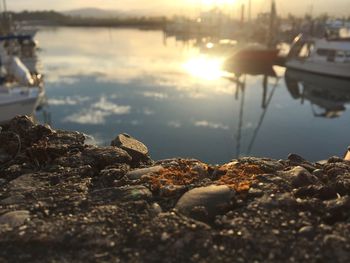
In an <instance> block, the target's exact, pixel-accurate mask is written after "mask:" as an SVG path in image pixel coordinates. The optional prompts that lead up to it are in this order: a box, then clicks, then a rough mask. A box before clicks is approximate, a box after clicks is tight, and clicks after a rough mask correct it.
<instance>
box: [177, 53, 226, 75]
mask: <svg viewBox="0 0 350 263" xmlns="http://www.w3.org/2000/svg"><path fill="white" fill-rule="evenodd" d="M223 63H224V58H219V57H210V56H206V55H197V56H195V57H192V58H190V59H189V60H188V61H187V62H186V63H185V64H184V68H185V69H186V71H187V72H188V73H189V74H190V75H191V76H193V77H196V78H201V79H203V80H218V79H220V78H221V77H222V76H223V75H224V72H223V69H222V67H223Z"/></svg>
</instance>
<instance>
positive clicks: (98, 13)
mask: <svg viewBox="0 0 350 263" xmlns="http://www.w3.org/2000/svg"><path fill="white" fill-rule="evenodd" d="M62 13H63V14H65V15H69V16H73V17H81V18H115V17H123V16H127V15H126V14H124V13H123V12H121V11H118V10H104V9H99V8H81V9H74V10H70V11H65V12H62Z"/></svg>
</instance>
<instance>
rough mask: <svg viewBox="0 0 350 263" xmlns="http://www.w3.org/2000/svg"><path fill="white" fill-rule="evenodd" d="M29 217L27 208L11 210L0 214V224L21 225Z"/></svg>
mask: <svg viewBox="0 0 350 263" xmlns="http://www.w3.org/2000/svg"><path fill="white" fill-rule="evenodd" d="M29 218H30V213H29V211H27V210H18V211H12V212H8V213H6V214H4V215H2V216H0V225H9V226H10V227H18V226H21V225H23V224H24V223H25V222H26V220H28V219H29Z"/></svg>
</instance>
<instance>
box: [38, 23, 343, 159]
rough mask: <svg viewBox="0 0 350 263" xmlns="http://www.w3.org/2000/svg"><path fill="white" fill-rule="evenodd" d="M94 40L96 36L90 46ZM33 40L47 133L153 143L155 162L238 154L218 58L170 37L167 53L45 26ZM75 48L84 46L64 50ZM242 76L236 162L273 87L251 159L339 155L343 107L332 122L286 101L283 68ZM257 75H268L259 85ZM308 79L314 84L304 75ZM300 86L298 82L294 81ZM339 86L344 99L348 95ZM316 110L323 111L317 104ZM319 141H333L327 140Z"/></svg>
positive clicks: (132, 37) (135, 35)
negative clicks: (129, 138)
mask: <svg viewBox="0 0 350 263" xmlns="http://www.w3.org/2000/svg"><path fill="white" fill-rule="evenodd" d="M92 35H94V36H96V37H95V38H94V40H93V41H92V40H91V36H92ZM37 38H38V40H39V42H40V43H42V52H41V53H40V55H41V59H42V62H43V64H44V67H45V69H44V72H45V75H46V78H45V81H46V93H47V97H48V104H49V108H48V111H49V112H50V116H51V118H49V119H51V123H50V124H51V125H52V126H53V127H56V128H60V129H69V130H80V131H83V132H84V133H86V134H88V135H91V136H93V137H94V138H95V141H96V142H97V143H98V144H100V145H106V144H109V141H108V140H105V139H104V138H111V137H113V135H114V134H115V133H118V132H127V133H129V134H132V135H133V136H135V137H137V138H140V139H142V141H144V142H145V143H147V144H148V145H151V146H152V147H150V148H151V149H152V150H151V154H152V156H155V158H157V159H158V158H167V157H170V156H187V157H193V158H199V159H202V160H205V161H208V162H213V163H216V162H221V161H222V160H227V161H228V160H230V159H231V158H232V157H233V156H236V148H237V144H238V140H237V137H238V134H239V133H238V130H239V112H240V107H241V101H240V99H241V91H240V90H241V88H237V80H236V77H235V76H234V75H233V76H232V75H228V76H227V75H226V73H225V72H224V71H223V70H222V69H221V66H222V65H223V63H224V62H225V57H221V56H220V55H218V54H217V53H210V52H209V53H208V52H206V49H205V50H203V48H200V47H198V46H197V44H196V43H195V42H192V43H185V42H183V43H181V42H178V41H176V40H175V38H169V39H168V41H167V45H166V46H165V45H164V43H163V41H162V40H163V34H162V32H159V31H148V32H147V31H139V30H132V29H122V30H120V29H77V28H51V29H50V28H47V29H44V30H42V31H40V32H39V33H38V35H37ZM52 38H57V39H66V40H67V41H65V42H64V43H60V44H59V45H58V44H57V43H51V42H50V41H48V40H49V39H52ZM78 41H79V42H80V43H83V44H84V49H81V48H79V49H78V48H77V47H76V46H75V45H73V44H72V43H77V42H78ZM144 42H151V43H153V45H152V47H149V46H145V45H143V44H142V43H144ZM96 46H99V47H100V48H99V49H96V48H95V47H96ZM130 46H132V50H131V49H130V48H129V47H130ZM60 57H62V59H58V58H60ZM107 57H108V58H109V60H108V61H109V62H108V63H106V58H107ZM68 58H69V59H68ZM82 65H84V66H83V67H82ZM248 69H249V70H250V72H248V73H250V74H242V76H241V79H240V81H241V82H242V81H243V80H244V78H245V79H246V80H245V102H244V105H245V109H244V114H243V124H242V129H241V131H242V132H241V134H242V135H241V139H240V141H241V142H240V144H241V151H240V155H241V156H245V155H248V153H249V151H248V150H249V145H250V144H251V140H252V136H254V131H255V129H256V126H257V125H258V124H259V120H260V118H261V114H262V112H263V108H262V107H261V105H262V100H263V97H264V94H267V92H264V88H263V87H264V85H267V84H268V85H269V86H268V92H271V90H272V88H273V86H274V85H275V83H276V81H277V87H276V88H275V91H274V95H273V96H272V98H271V99H270V103H269V105H270V106H269V108H268V110H267V112H266V113H265V117H264V120H263V122H262V124H261V125H260V126H261V127H260V128H259V132H258V134H257V135H256V139H255V142H254V147H251V151H250V154H252V155H256V156H268V157H273V158H277V159H279V158H283V157H285V156H287V155H288V154H289V153H290V152H298V153H302V154H303V155H304V156H306V157H307V158H309V159H311V160H322V159H324V158H326V156H329V155H334V154H339V155H341V154H343V151H344V147H343V145H344V144H346V143H347V133H348V129H347V127H348V126H347V125H346V123H347V119H348V118H349V112H348V111H347V110H346V107H347V105H348V102H347V101H344V103H343V106H344V107H345V109H344V110H343V112H342V114H341V115H340V116H338V118H333V119H330V120H329V119H323V118H316V117H315V116H314V114H313V113H312V110H311V108H310V107H311V105H310V104H311V103H310V101H308V99H307V98H305V99H304V103H303V104H302V103H300V99H299V100H296V99H295V98H294V97H293V96H292V95H291V94H290V91H289V90H290V88H289V87H288V85H290V84H289V79H290V78H287V77H286V79H285V77H284V71H285V70H284V68H283V67H277V68H276V67H271V68H268V70H267V71H266V69H264V70H263V71H261V68H260V69H259V68H258V69H257V68H256V67H255V68H254V67H253V68H248ZM252 71H255V73H256V74H253V73H254V72H252ZM242 73H247V71H245V72H242ZM243 75H245V76H243ZM264 75H267V76H269V77H268V78H267V81H266V80H265V84H264ZM289 76H290V75H289ZM306 76H309V75H307V74H306ZM308 78H309V79H311V80H313V79H314V77H313V75H312V74H311V76H310V77H306V79H308ZM296 79H297V80H298V78H296ZM303 79H304V77H303V78H301V79H300V80H299V82H300V83H302V84H303V83H305V82H304V81H303ZM315 80H316V83H318V82H317V78H316V79H315ZM286 82H287V83H286ZM320 82H321V83H323V81H322V80H321V81H320ZM326 83H331V84H329V85H332V87H333V86H337V85H340V86H341V87H344V86H345V87H346V86H347V82H346V81H344V82H342V81H340V83H339V82H338V81H337V80H332V78H330V80H328V82H326ZM332 83H334V84H332ZM311 84H312V85H318V84H313V83H312V81H311ZM305 85H307V84H305ZM308 86H310V85H308ZM96 87H98V89H96ZM343 89H344V91H343V92H344V93H343V94H348V93H350V90H347V89H346V88H343ZM300 94H302V91H301V90H300ZM300 94H299V97H301V95H300ZM326 94H327V93H326ZM266 96H268V95H266ZM325 96H327V95H325ZM342 96H343V95H342ZM266 100H268V99H266ZM330 100H332V99H330ZM314 107H316V110H318V111H320V112H322V108H318V105H317V104H316V105H314ZM36 117H37V118H38V119H39V120H41V121H42V122H44V121H45V120H46V119H47V113H45V115H44V114H43V112H42V111H40V112H38V113H37V114H36ZM101 125H103V128H101ZM300 127H303V130H305V131H308V132H305V133H304V132H302V131H303V130H301V129H300ZM310 134H313V138H312V140H310V136H309V135H310ZM286 138H288V139H286ZM325 138H332V139H331V141H332V143H331V142H330V141H325ZM178 141H181V142H182V143H181V145H182V144H184V145H187V147H182V146H181V145H179V144H178V143H177V142H178ZM297 142H303V143H297ZM325 144H327V147H324V146H325ZM315 149H316V150H315Z"/></svg>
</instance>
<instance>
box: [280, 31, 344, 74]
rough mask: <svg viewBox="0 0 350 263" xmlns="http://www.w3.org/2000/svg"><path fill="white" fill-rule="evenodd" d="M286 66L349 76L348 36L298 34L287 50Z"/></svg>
mask: <svg viewBox="0 0 350 263" xmlns="http://www.w3.org/2000/svg"><path fill="white" fill-rule="evenodd" d="M286 66H287V68H291V69H297V70H302V71H307V72H311V73H316V74H322V75H327V76H333V77H340V78H350V38H341V37H337V38H328V37H323V38H315V37H305V36H303V35H299V36H298V37H297V38H296V39H295V40H294V43H293V45H292V47H291V50H290V52H289V55H288V58H287V62H286Z"/></svg>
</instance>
